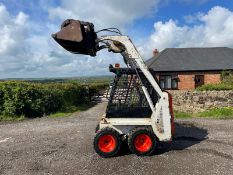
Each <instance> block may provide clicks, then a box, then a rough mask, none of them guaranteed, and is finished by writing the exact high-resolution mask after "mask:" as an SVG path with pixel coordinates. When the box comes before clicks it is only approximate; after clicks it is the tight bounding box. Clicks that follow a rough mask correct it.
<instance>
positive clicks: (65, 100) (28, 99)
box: [0, 81, 91, 117]
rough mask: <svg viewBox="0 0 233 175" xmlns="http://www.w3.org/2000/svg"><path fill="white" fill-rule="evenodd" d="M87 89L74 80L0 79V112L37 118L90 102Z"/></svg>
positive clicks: (6, 114)
mask: <svg viewBox="0 0 233 175" xmlns="http://www.w3.org/2000/svg"><path fill="white" fill-rule="evenodd" d="M89 95H91V94H89V90H88V88H87V87H86V86H82V85H79V84H77V83H46V84H41V83H30V82H22V81H5V82H0V115H5V116H25V117H38V116H43V115H47V114H51V113H55V112H57V111H66V110H67V109H69V108H70V107H72V106H78V105H80V104H84V103H88V102H89Z"/></svg>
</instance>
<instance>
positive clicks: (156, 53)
mask: <svg viewBox="0 0 233 175" xmlns="http://www.w3.org/2000/svg"><path fill="white" fill-rule="evenodd" d="M158 54H159V51H158V49H154V50H153V57H155V56H157V55H158Z"/></svg>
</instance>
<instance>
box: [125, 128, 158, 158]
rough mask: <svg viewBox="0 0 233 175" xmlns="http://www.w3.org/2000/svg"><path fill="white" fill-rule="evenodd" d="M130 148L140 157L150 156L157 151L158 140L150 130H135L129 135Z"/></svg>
mask: <svg viewBox="0 0 233 175" xmlns="http://www.w3.org/2000/svg"><path fill="white" fill-rule="evenodd" d="M128 146H129V149H130V150H131V152H132V153H134V154H136V155H138V156H149V155H151V154H153V153H154V151H155V150H156V147H157V138H156V136H155V134H154V132H153V131H152V130H151V129H149V128H146V127H140V128H135V129H133V130H132V131H131V132H130V133H129V136H128Z"/></svg>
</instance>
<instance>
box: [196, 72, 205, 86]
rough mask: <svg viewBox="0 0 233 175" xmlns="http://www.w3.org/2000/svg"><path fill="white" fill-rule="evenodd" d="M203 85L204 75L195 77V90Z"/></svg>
mask: <svg viewBox="0 0 233 175" xmlns="http://www.w3.org/2000/svg"><path fill="white" fill-rule="evenodd" d="M203 84H204V75H195V88H197V87H199V86H202V85H203Z"/></svg>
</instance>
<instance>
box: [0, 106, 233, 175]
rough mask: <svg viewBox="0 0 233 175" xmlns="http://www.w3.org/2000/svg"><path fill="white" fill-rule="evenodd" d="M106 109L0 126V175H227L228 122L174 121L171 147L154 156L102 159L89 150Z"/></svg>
mask: <svg viewBox="0 0 233 175" xmlns="http://www.w3.org/2000/svg"><path fill="white" fill-rule="evenodd" d="M105 107H106V104H105V103H100V104H98V105H96V106H94V107H93V108H91V109H89V110H87V111H84V112H80V113H77V114H74V115H72V116H71V117H67V118H46V117H44V118H40V119H34V120H26V121H23V122H14V123H1V124H0V174H7V175H8V174H9V175H17V174H22V175H25V174H33V175H34V174H55V175H59V174H85V175H86V174H102V175H105V174H106V175H112V174H113V175H114V174H115V175H119V174H138V175H139V174H143V175H146V174H156V175H160V174H166V175H167V174H175V175H181V174H205V175H208V174H221V175H223V174H233V120H212V119H185V120H176V136H175V139H174V142H173V143H172V144H170V145H169V144H164V145H162V146H161V147H160V148H159V149H158V151H157V152H156V153H155V155H153V156H150V157H137V156H136V155H133V154H131V153H130V152H129V151H127V150H126V151H124V152H123V153H122V154H120V155H119V156H117V157H113V158H108V159H104V158H101V157H99V156H98V155H97V154H96V153H95V151H94V149H93V145H92V142H93V137H94V135H95V133H94V130H95V127H96V124H97V123H98V120H99V118H100V116H101V115H102V113H103V112H104V110H105Z"/></svg>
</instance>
